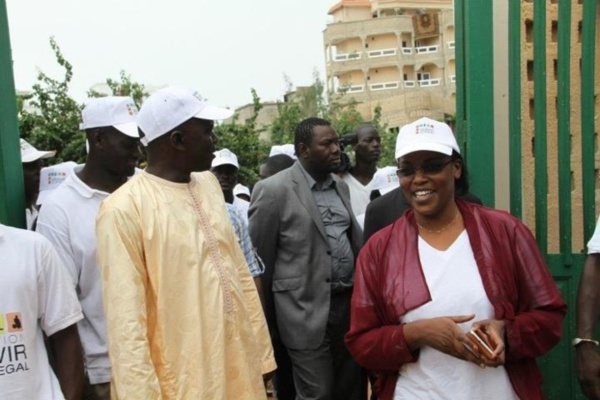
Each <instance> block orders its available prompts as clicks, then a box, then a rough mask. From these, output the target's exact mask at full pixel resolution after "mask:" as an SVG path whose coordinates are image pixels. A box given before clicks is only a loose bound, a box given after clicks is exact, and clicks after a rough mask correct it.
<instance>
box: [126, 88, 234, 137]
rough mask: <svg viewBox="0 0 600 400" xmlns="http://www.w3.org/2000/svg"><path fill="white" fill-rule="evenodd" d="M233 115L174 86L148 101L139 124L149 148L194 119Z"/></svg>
mask: <svg viewBox="0 0 600 400" xmlns="http://www.w3.org/2000/svg"><path fill="white" fill-rule="evenodd" d="M232 115H233V111H232V110H228V109H226V108H221V107H215V106H212V105H210V104H208V103H207V102H206V100H204V98H203V97H202V96H201V95H200V94H199V93H198V92H196V91H194V90H192V89H189V88H186V87H181V86H170V87H166V88H163V89H161V90H159V91H157V92H155V93H154V94H152V95H151V96H150V97H148V98H147V99H146V101H144V104H143V105H142V108H141V109H140V113H139V114H138V117H137V123H138V126H139V127H140V129H141V130H142V132H144V138H143V139H142V143H144V144H145V145H147V144H148V143H149V142H151V141H153V140H154V139H157V138H159V137H161V136H162V135H164V134H165V133H168V132H170V131H171V130H172V129H174V128H176V127H178V126H179V125H181V124H183V123H184V122H186V121H189V120H190V119H192V118H199V119H208V120H212V121H214V120H221V119H226V118H229V117H231V116H232Z"/></svg>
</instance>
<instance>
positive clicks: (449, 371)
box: [394, 231, 517, 400]
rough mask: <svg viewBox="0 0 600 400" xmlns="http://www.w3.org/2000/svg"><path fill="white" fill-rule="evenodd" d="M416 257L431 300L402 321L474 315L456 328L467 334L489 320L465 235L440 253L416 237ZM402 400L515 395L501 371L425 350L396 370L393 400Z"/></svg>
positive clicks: (497, 399)
mask: <svg viewBox="0 0 600 400" xmlns="http://www.w3.org/2000/svg"><path fill="white" fill-rule="evenodd" d="M419 259H420V260H421V265H422V267H423V274H424V275H425V280H426V282H427V287H428V288H429V291H430V293H431V299H432V300H431V301H430V302H428V303H425V304H423V305H422V306H420V307H417V308H416V309H414V310H411V311H409V312H407V313H406V314H405V315H404V317H403V318H402V321H401V322H402V323H409V322H413V321H417V320H420V319H426V318H435V317H441V316H450V315H468V314H475V318H474V319H473V320H472V321H469V322H466V323H463V324H459V326H460V328H461V329H462V330H463V331H464V332H465V333H466V332H468V331H469V329H470V328H471V325H472V324H473V322H475V321H479V320H482V319H487V318H493V317H494V308H493V306H492V303H490V301H489V299H488V297H487V294H486V293H485V289H484V287H483V283H482V281H481V276H480V274H479V270H478V268H477V264H476V263H475V256H474V255H473V249H472V248H471V244H470V242H469V236H468V234H467V231H463V233H462V234H461V235H460V236H459V237H458V238H457V239H456V241H455V242H454V243H453V244H452V245H451V246H450V247H449V248H448V249H446V250H445V251H440V250H437V249H435V248H433V247H431V246H430V245H429V244H428V243H427V242H425V241H424V240H423V239H422V238H421V237H419ZM401 399H402V400H412V399H435V400H442V399H448V400H450V399H461V400H480V399H486V400H513V399H517V396H516V395H515V393H514V390H513V388H512V385H511V383H510V380H509V378H508V374H507V373H506V369H505V368H504V367H498V368H485V369H484V368H481V367H479V366H477V365H475V364H474V363H471V362H467V361H464V360H461V359H458V358H455V357H452V356H450V355H447V354H445V353H442V352H441V351H438V350H435V349H433V348H431V347H427V346H425V347H421V349H420V351H419V359H418V360H417V362H414V363H409V364H404V365H403V366H402V368H400V376H399V377H398V381H397V383H396V390H395V392H394V400H401Z"/></svg>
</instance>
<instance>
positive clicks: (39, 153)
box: [21, 150, 56, 163]
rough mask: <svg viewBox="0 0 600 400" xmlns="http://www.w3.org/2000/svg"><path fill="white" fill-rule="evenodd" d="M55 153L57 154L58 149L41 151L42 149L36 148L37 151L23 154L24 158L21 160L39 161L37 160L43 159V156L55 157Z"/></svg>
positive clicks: (27, 161) (26, 161) (25, 161)
mask: <svg viewBox="0 0 600 400" xmlns="http://www.w3.org/2000/svg"><path fill="white" fill-rule="evenodd" d="M55 154H56V151H40V150H36V151H32V152H30V153H29V154H27V155H25V156H23V157H22V159H21V162H24V163H30V162H33V161H37V160H39V159H42V158H50V157H54V155H55Z"/></svg>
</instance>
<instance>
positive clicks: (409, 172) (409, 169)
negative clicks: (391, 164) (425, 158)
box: [396, 160, 454, 178]
mask: <svg viewBox="0 0 600 400" xmlns="http://www.w3.org/2000/svg"><path fill="white" fill-rule="evenodd" d="M452 161H454V160H448V161H430V162H427V163H425V164H423V165H421V168H415V167H413V166H412V165H410V166H405V167H400V168H398V170H397V171H396V172H397V174H398V177H400V178H406V177H409V176H413V175H415V174H416V173H417V171H421V172H422V173H423V175H435V174H439V173H440V172H442V171H443V170H444V168H446V165H448V164H450V163H451V162H452Z"/></svg>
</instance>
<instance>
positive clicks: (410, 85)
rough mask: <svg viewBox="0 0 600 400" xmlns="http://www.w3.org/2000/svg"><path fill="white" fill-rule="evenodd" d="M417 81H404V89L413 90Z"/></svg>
mask: <svg viewBox="0 0 600 400" xmlns="http://www.w3.org/2000/svg"><path fill="white" fill-rule="evenodd" d="M415 86H416V84H415V81H404V87H406V88H411V87H415Z"/></svg>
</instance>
